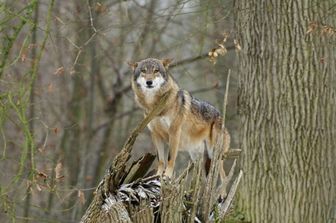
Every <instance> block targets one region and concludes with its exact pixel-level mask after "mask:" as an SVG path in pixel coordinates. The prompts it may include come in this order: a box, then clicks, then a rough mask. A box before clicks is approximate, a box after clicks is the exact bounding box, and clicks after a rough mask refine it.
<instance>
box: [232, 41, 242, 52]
mask: <svg viewBox="0 0 336 223" xmlns="http://www.w3.org/2000/svg"><path fill="white" fill-rule="evenodd" d="M233 43H234V45H235V47H236V50H237V51H240V50H241V46H240V44H239V42H238V40H236V39H234V40H233Z"/></svg>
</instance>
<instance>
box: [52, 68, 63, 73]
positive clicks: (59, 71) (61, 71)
mask: <svg viewBox="0 0 336 223" xmlns="http://www.w3.org/2000/svg"><path fill="white" fill-rule="evenodd" d="M54 74H55V75H62V74H64V67H59V68H57V69H56V70H55V72H54Z"/></svg>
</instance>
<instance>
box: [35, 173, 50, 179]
mask: <svg viewBox="0 0 336 223" xmlns="http://www.w3.org/2000/svg"><path fill="white" fill-rule="evenodd" d="M37 176H38V177H41V178H43V179H47V178H48V175H47V174H46V173H43V172H40V171H38V173H37Z"/></svg>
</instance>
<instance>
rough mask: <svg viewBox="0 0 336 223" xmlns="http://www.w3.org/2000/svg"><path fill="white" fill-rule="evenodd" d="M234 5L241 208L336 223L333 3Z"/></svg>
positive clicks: (254, 214)
mask: <svg viewBox="0 0 336 223" xmlns="http://www.w3.org/2000/svg"><path fill="white" fill-rule="evenodd" d="M235 4H236V5H235V10H236V16H237V20H236V21H237V29H238V41H239V43H240V44H241V48H242V50H241V51H240V53H239V55H240V65H239V74H240V77H241V80H240V92H239V94H240V97H239V106H240V114H241V122H242V123H241V124H242V128H241V131H240V133H241V148H242V150H243V154H242V162H241V166H242V169H243V172H244V177H243V180H242V182H241V190H240V196H239V204H240V207H241V208H242V210H243V212H245V213H246V215H247V220H249V221H251V222H253V223H260V222H272V223H276V222H281V223H282V222H297V223H300V222H312V223H316V222H321V223H322V222H335V221H336V198H335V194H336V171H335V170H336V162H335V160H336V155H335V154H336V153H335V146H336V143H335V142H336V134H335V127H336V118H335V114H336V108H335V78H336V76H335V75H336V73H335V71H336V68H335V52H336V51H335V50H336V47H335V46H336V44H335V36H336V34H335V29H334V28H332V27H336V24H335V19H334V16H335V15H334V14H333V13H332V10H333V9H332V6H333V5H334V4H335V3H334V1H331V0H326V1H318V0H285V1H277V0H271V1H262V0H257V1H236V3H235ZM328 10H329V11H328ZM330 10H331V11H330Z"/></svg>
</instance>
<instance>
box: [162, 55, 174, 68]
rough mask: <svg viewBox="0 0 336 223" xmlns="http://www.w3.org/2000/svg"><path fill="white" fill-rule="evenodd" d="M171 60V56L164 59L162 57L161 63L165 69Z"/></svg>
mask: <svg viewBox="0 0 336 223" xmlns="http://www.w3.org/2000/svg"><path fill="white" fill-rule="evenodd" d="M171 62H173V59H172V58H166V59H162V60H161V63H162V64H163V66H164V67H165V68H166V69H167V68H168V67H169V65H170V64H171Z"/></svg>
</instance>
